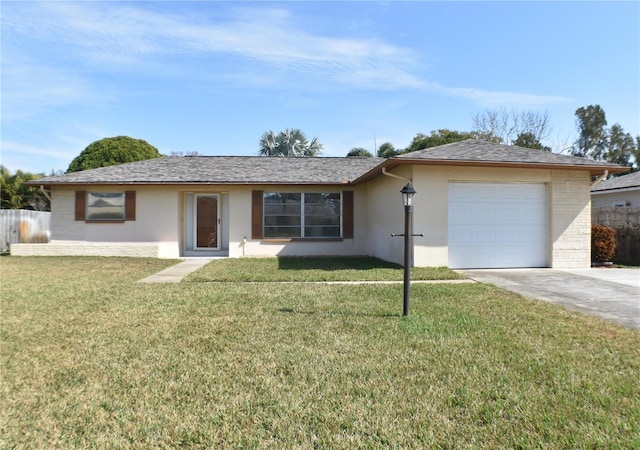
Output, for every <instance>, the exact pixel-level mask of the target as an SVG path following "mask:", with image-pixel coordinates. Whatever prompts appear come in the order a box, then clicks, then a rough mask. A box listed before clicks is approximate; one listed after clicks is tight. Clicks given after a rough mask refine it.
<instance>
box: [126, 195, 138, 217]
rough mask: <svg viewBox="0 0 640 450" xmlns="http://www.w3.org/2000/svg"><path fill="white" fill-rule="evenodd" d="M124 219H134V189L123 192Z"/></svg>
mask: <svg viewBox="0 0 640 450" xmlns="http://www.w3.org/2000/svg"><path fill="white" fill-rule="evenodd" d="M124 220H132V221H133V220H136V191H126V192H125V193H124Z"/></svg>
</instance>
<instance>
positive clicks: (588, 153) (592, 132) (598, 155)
mask: <svg viewBox="0 0 640 450" xmlns="http://www.w3.org/2000/svg"><path fill="white" fill-rule="evenodd" d="M576 125H577V127H578V133H579V136H578V140H577V141H576V142H575V144H574V145H573V149H572V150H571V154H572V155H574V156H581V157H583V158H590V159H595V160H597V161H602V160H603V159H604V158H605V153H606V146H607V118H606V115H605V113H604V110H603V109H602V108H601V107H600V105H589V106H587V107H586V108H585V107H580V108H578V109H576Z"/></svg>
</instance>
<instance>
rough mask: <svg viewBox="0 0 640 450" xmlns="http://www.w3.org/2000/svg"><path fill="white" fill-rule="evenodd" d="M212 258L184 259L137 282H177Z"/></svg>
mask: <svg viewBox="0 0 640 450" xmlns="http://www.w3.org/2000/svg"><path fill="white" fill-rule="evenodd" d="M213 259H214V258H193V259H185V260H184V261H182V262H181V263H179V264H176V265H175V266H171V267H169V268H167V269H164V270H163V271H161V272H158V273H154V274H153V275H150V276H148V277H147V278H144V279H142V280H140V281H139V283H179V282H180V281H182V279H183V278H184V277H186V276H187V275H189V274H190V273H191V272H195V271H196V270H198V269H199V268H200V267H203V266H205V265H207V264H209V263H210V262H211V261H213Z"/></svg>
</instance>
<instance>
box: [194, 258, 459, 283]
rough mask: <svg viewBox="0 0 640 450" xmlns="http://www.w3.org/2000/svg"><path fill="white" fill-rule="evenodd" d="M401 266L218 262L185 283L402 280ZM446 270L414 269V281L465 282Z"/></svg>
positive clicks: (357, 261)
mask: <svg viewBox="0 0 640 450" xmlns="http://www.w3.org/2000/svg"><path fill="white" fill-rule="evenodd" d="M403 276H404V269H403V268H402V266H400V265H398V264H394V263H390V262H387V261H383V260H381V259H378V258H372V257H319V258H310V257H308V258H305V257H281V258H241V259H228V258H225V259H218V260H214V261H212V262H211V263H209V264H207V265H206V266H204V267H203V268H201V269H200V270H198V271H196V272H194V273H192V274H191V275H189V276H188V277H187V278H186V279H185V280H184V281H187V282H189V281H195V282H205V281H223V282H228V281H256V282H273V281H299V282H300V281H311V282H313V281H402V280H403ZM464 278H465V277H464V275H460V274H459V273H457V272H454V271H453V270H450V269H448V268H446V267H414V268H412V269H411V279H412V280H456V279H464Z"/></svg>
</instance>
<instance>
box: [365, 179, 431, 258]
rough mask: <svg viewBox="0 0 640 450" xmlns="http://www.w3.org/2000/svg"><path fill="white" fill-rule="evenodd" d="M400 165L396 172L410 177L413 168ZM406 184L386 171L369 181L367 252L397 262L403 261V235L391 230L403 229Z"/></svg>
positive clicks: (399, 230) (398, 230)
mask: <svg viewBox="0 0 640 450" xmlns="http://www.w3.org/2000/svg"><path fill="white" fill-rule="evenodd" d="M401 169H402V170H395V171H394V172H393V173H394V174H396V175H399V176H403V177H405V178H409V177H410V175H411V172H410V171H409V170H408V168H401ZM405 184H407V182H406V181H404V180H401V179H398V178H393V177H389V176H385V175H381V176H379V177H377V178H375V179H374V180H372V181H370V182H368V183H367V200H366V201H367V216H366V222H367V242H368V245H367V247H368V249H369V252H368V254H369V255H371V256H375V257H376V258H380V259H384V260H386V261H392V262H395V263H398V264H402V263H403V262H404V238H403V237H400V236H397V237H392V236H391V233H396V234H403V233H404V214H405V213H404V206H403V204H402V196H401V194H400V190H401V189H402V188H403V187H404V185H405ZM416 201H417V200H416ZM414 210H415V208H414ZM414 223H415V220H414ZM414 232H416V230H414ZM417 232H421V231H417ZM416 239H421V238H416ZM414 242H415V241H414Z"/></svg>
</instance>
